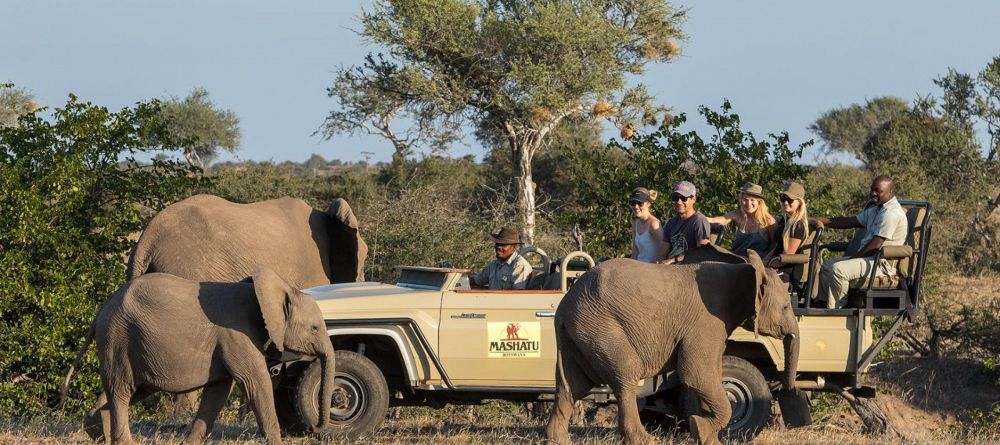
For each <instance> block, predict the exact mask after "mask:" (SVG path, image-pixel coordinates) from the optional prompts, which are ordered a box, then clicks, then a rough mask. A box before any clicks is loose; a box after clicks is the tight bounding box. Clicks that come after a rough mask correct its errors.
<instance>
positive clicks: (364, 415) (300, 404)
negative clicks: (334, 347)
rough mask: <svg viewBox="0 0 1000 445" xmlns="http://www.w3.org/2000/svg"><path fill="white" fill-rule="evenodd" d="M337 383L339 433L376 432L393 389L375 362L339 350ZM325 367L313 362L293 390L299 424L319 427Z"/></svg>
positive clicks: (333, 421) (334, 414)
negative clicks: (320, 396)
mask: <svg viewBox="0 0 1000 445" xmlns="http://www.w3.org/2000/svg"><path fill="white" fill-rule="evenodd" d="M336 354H337V355H336V360H337V362H336V368H337V377H336V384H337V387H338V389H335V390H334V394H333V403H332V404H331V407H330V412H329V413H328V415H329V416H330V426H331V430H332V432H333V433H335V434H341V435H345V436H347V437H352V438H353V437H357V436H360V435H362V434H365V433H370V432H372V431H374V430H375V429H376V428H377V427H378V426H379V424H380V423H382V420H383V419H385V414H386V411H387V410H388V409H389V387H388V385H386V382H385V377H384V376H383V375H382V372H381V371H380V370H379V369H378V366H375V364H374V363H372V361H371V360H369V359H368V358H367V357H365V356H364V355H361V354H358V353H356V352H352V351H336ZM322 371H323V369H322V365H321V363H320V362H319V361H315V362H313V363H311V364H310V365H309V366H308V367H307V368H306V370H305V371H304V372H303V373H302V376H301V377H300V378H299V379H298V382H297V384H296V385H295V386H294V388H293V389H292V391H291V393H292V394H291V395H292V397H291V399H292V400H291V402H292V408H293V409H294V412H295V416H296V417H297V420H298V421H297V422H295V423H296V424H297V425H318V424H319V391H320V380H321V379H322Z"/></svg>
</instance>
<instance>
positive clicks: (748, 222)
mask: <svg viewBox="0 0 1000 445" xmlns="http://www.w3.org/2000/svg"><path fill="white" fill-rule="evenodd" d="M739 192H740V194H739V209H737V210H733V211H731V212H727V213H726V214H725V215H722V216H713V217H711V218H708V222H709V223H711V224H722V225H728V224H729V223H733V224H734V225H735V226H736V235H735V237H734V238H733V245H732V248H730V250H732V251H733V253H735V254H737V255H744V256H745V255H746V254H747V251H748V250H754V251H756V252H757V253H758V254H760V255H761V256H762V257H763V256H764V255H765V254H766V253H767V247H768V245H769V244H770V243H769V242H768V240H767V239H766V238H764V235H762V234H761V230H762V229H764V228H765V227H768V226H770V225H772V224H774V222H775V221H774V217H773V216H771V212H769V211H768V210H767V203H765V202H764V195H763V193H764V189H763V188H762V187H761V186H759V185H757V184H754V183H752V182H747V183H746V184H743V188H741V189H740V190H739Z"/></svg>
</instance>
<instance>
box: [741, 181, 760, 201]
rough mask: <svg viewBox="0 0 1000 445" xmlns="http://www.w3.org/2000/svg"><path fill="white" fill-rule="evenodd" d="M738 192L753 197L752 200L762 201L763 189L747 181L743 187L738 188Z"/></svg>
mask: <svg viewBox="0 0 1000 445" xmlns="http://www.w3.org/2000/svg"><path fill="white" fill-rule="evenodd" d="M739 192H740V193H742V194H744V195H750V196H753V197H754V198H760V199H764V187H761V186H759V185H757V184H754V183H752V182H749V181H747V183H746V184H743V187H740V190H739Z"/></svg>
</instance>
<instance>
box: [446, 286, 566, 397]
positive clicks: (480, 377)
mask: <svg viewBox="0 0 1000 445" xmlns="http://www.w3.org/2000/svg"><path fill="white" fill-rule="evenodd" d="M562 296H563V292H561V291H558V290H503V291H502V290H495V291H490V290H453V291H446V292H444V295H443V297H442V301H441V327H440V329H439V330H438V335H439V339H438V341H439V349H438V351H439V354H440V359H441V364H442V366H443V367H444V369H445V371H446V372H447V373H448V375H449V377H450V378H451V380H452V382H453V383H454V384H456V385H476V386H494V385H499V386H553V385H554V384H553V382H554V378H555V360H556V359H555V357H556V354H555V353H556V343H555V333H554V328H553V324H552V322H553V316H554V315H555V311H556V307H557V306H558V305H559V300H560V299H562Z"/></svg>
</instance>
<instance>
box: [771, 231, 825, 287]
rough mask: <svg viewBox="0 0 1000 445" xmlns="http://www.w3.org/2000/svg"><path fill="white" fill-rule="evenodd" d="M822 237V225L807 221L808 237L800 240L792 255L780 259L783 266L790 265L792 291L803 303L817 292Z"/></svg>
mask: <svg viewBox="0 0 1000 445" xmlns="http://www.w3.org/2000/svg"><path fill="white" fill-rule="evenodd" d="M822 235H823V223H821V222H819V221H818V220H815V219H809V236H807V237H806V239H804V240H802V244H800V245H799V249H798V250H797V251H796V252H795V254H792V255H785V254H782V255H781V257H780V259H781V262H783V263H785V264H791V267H790V268H789V269H790V270H789V275H790V280H789V283H790V284H791V288H792V291H794V292H795V293H796V294H797V295H798V296H799V297H800V298H801V299H802V300H803V303H805V302H806V301H811V300H812V299H813V298H815V297H816V294H817V293H818V292H819V286H815V285H814V283H815V282H816V280H817V277H819V268H820V266H821V265H822V262H821V261H820V259H821V258H822V254H821V249H820V239H821V238H822Z"/></svg>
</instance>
